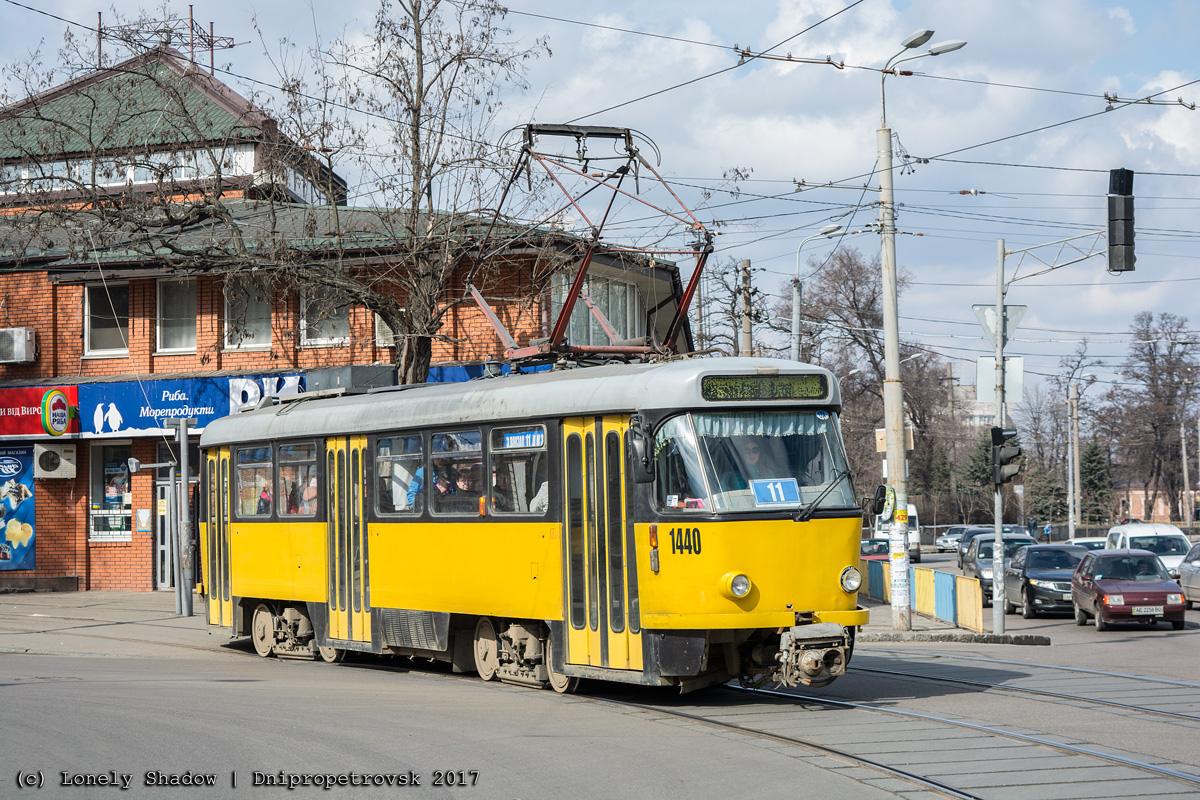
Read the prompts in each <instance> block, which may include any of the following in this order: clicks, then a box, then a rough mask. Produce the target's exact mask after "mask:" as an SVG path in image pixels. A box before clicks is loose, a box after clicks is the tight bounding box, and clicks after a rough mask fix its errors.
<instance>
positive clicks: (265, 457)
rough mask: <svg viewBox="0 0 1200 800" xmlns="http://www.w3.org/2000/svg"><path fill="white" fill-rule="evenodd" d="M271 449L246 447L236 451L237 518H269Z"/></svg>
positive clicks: (271, 502)
mask: <svg viewBox="0 0 1200 800" xmlns="http://www.w3.org/2000/svg"><path fill="white" fill-rule="evenodd" d="M271 484H272V481H271V448H270V447H247V448H243V449H241V450H238V451H237V498H238V516H239V517H269V516H271V510H272V509H273V507H274V498H273V497H272V496H271Z"/></svg>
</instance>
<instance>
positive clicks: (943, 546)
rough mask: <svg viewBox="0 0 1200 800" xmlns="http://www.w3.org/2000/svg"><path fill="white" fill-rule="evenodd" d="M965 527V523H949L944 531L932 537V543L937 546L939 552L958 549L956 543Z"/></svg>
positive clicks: (949, 551) (951, 551)
mask: <svg viewBox="0 0 1200 800" xmlns="http://www.w3.org/2000/svg"><path fill="white" fill-rule="evenodd" d="M966 529H967V526H966V525H951V526H950V527H949V528H947V529H946V532H945V533H943V534H942V535H941V536H939V537H937V539H934V541H933V543H934V545H935V546H936V547H937V551H938V552H939V553H953V552H954V551H955V550H957V549H958V543H959V541H960V540H961V539H962V535H963V531H965V530H966Z"/></svg>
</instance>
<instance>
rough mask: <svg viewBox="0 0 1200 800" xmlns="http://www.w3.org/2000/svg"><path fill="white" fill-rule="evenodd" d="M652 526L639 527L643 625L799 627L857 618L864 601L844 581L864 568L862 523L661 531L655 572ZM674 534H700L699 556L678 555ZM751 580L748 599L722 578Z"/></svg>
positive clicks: (701, 525) (696, 524) (718, 525)
mask: <svg viewBox="0 0 1200 800" xmlns="http://www.w3.org/2000/svg"><path fill="white" fill-rule="evenodd" d="M649 527H650V526H649V525H647V524H639V525H637V526H636V541H637V549H638V564H639V568H640V569H639V573H638V581H639V583H640V591H641V608H642V624H643V626H644V627H647V628H770V627H780V626H789V625H793V624H795V614H796V612H823V613H828V612H854V611H856V610H857V608H858V603H857V600H858V595H857V594H856V593H855V594H849V593H847V592H845V591H843V590H842V588H841V584H840V583H839V580H838V579H839V576H840V575H841V572H842V570H843V569H844V568H846V567H851V566H853V567H857V566H858V565H859V541H860V539H861V538H862V521H861V520H860V519H859V518H857V517H854V518H850V519H834V520H821V519H816V520H811V521H809V522H793V521H792V520H790V519H789V520H769V521H742V522H706V521H681V522H680V523H679V524H677V525H672V524H670V523H661V524H659V526H658V543H659V547H658V550H659V559H660V562H659V563H660V568H659V571H658V573H657V574H656V573H654V572H651V571H650V570H649V569H648V568H646V565H648V564H649V563H650V532H649ZM672 528H676V529H678V528H691V529H699V531H700V542H701V549H700V553H699V554H693V553H687V552H675V553H672V552H671V550H672V545H671V536H670V531H671V529H672ZM729 572H741V573H744V574H745V575H746V576H747V577H749V578H750V581H751V584H752V587H751V590H750V593H749V594H748V595H747V596H746V597H744V598H742V599H737V600H735V599H732V598H729V597H727V596H725V595H724V594H723V593H722V592H721V589H720V583H721V578H722V576H723V575H725V574H726V573H729Z"/></svg>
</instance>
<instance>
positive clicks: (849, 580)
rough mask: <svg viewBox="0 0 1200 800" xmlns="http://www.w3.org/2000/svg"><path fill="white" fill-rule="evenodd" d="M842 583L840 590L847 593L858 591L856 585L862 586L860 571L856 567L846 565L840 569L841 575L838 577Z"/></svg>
mask: <svg viewBox="0 0 1200 800" xmlns="http://www.w3.org/2000/svg"><path fill="white" fill-rule="evenodd" d="M839 580H840V581H841V583H842V591H844V592H846V593H848V594H854V593H855V592H857V591H858V587H860V586H862V573H861V572H859V571H858V568H857V567H846V568H845V569H844V570H842V577H841V578H839Z"/></svg>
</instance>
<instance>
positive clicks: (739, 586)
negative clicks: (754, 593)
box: [721, 572, 753, 600]
mask: <svg viewBox="0 0 1200 800" xmlns="http://www.w3.org/2000/svg"><path fill="white" fill-rule="evenodd" d="M752 586H753V584H751V583H750V579H749V578H748V577H746V576H745V575H744V574H742V573H740V572H727V573H725V574H724V575H722V576H721V594H723V595H725V596H726V597H728V598H730V599H732V600H741V599H742V598H743V597H745V596H746V595H748V594H750V589H751V588H752Z"/></svg>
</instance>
